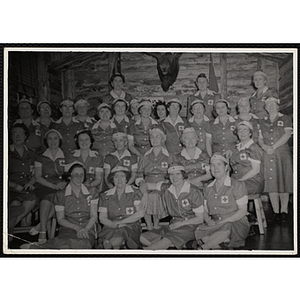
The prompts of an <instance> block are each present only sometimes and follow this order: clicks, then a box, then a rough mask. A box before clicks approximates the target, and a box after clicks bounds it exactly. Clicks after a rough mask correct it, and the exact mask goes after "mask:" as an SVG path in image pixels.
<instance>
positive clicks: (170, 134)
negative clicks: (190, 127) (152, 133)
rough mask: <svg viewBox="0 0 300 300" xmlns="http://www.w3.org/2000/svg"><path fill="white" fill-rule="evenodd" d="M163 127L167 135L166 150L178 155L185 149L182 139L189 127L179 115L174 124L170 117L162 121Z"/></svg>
mask: <svg viewBox="0 0 300 300" xmlns="http://www.w3.org/2000/svg"><path fill="white" fill-rule="evenodd" d="M160 124H161V126H162V128H163V131H164V133H165V134H166V143H165V144H166V148H167V150H168V151H169V152H170V153H175V154H178V153H180V151H181V150H182V149H183V146H182V144H181V141H180V138H181V135H182V132H183V130H184V128H185V127H186V126H187V122H186V121H185V120H183V119H182V118H181V117H180V116H179V115H178V117H177V119H176V121H175V123H174V124H173V122H172V120H171V118H170V116H167V117H166V118H165V120H164V121H162V122H161V123H160Z"/></svg>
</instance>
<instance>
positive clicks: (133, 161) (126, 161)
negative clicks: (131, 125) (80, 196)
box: [103, 130, 138, 189]
mask: <svg viewBox="0 0 300 300" xmlns="http://www.w3.org/2000/svg"><path fill="white" fill-rule="evenodd" d="M112 140H113V142H114V144H115V147H116V149H117V150H116V151H115V152H113V153H110V154H108V155H107V156H106V157H105V160H104V167H103V168H104V179H105V183H106V185H107V186H108V187H109V188H110V189H111V188H113V184H112V183H111V182H109V180H108V176H109V174H110V172H111V170H112V169H113V168H115V167H116V166H123V167H126V168H128V169H129V170H130V172H131V177H130V179H129V180H128V182H127V184H128V185H131V184H134V182H135V177H136V172H137V168H138V161H137V156H136V155H135V154H133V153H131V152H130V151H129V150H128V149H127V134H126V133H125V132H122V131H120V130H116V131H115V132H114V134H113V135H112Z"/></svg>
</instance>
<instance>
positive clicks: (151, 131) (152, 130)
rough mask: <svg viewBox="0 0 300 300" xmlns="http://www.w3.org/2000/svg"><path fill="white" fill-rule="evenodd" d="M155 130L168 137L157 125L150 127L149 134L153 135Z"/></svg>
mask: <svg viewBox="0 0 300 300" xmlns="http://www.w3.org/2000/svg"><path fill="white" fill-rule="evenodd" d="M154 132H157V133H159V134H161V135H162V137H163V138H164V139H166V134H165V133H164V132H163V131H162V130H161V129H160V128H159V127H155V128H153V129H150V132H149V134H150V135H151V134H152V133H154Z"/></svg>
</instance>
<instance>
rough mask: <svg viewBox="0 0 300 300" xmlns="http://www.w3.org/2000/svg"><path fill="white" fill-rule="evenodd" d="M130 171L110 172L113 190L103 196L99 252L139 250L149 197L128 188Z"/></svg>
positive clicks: (131, 187) (100, 211) (130, 187)
mask: <svg viewBox="0 0 300 300" xmlns="http://www.w3.org/2000/svg"><path fill="white" fill-rule="evenodd" d="M130 177H131V175H130V172H129V170H128V169H127V168H126V167H123V166H117V167H115V168H113V169H112V170H111V173H110V175H109V181H110V182H111V184H112V185H113V188H111V189H110V190H108V191H106V192H104V193H103V194H101V196H100V203H99V220H100V223H102V224H103V225H104V227H103V229H102V230H101V232H100V234H99V238H98V243H99V246H98V248H105V249H120V248H121V247H122V246H124V245H125V244H126V246H127V248H129V249H137V248H139V237H140V234H141V231H142V230H141V225H140V219H141V218H142V217H143V216H144V213H145V205H146V202H147V193H145V194H144V196H142V193H141V192H140V190H139V189H137V188H136V187H133V186H131V185H128V184H127V182H128V180H129V178H130Z"/></svg>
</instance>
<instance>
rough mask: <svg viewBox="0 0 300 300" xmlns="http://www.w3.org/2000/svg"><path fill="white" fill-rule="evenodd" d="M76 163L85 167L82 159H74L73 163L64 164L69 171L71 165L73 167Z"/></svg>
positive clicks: (66, 170)
mask: <svg viewBox="0 0 300 300" xmlns="http://www.w3.org/2000/svg"><path fill="white" fill-rule="evenodd" d="M76 164H78V165H81V166H82V167H83V168H84V169H85V167H84V164H83V163H81V162H80V161H73V162H72V163H70V164H66V165H65V166H64V169H65V172H68V171H69V170H70V169H71V167H72V166H73V165H76Z"/></svg>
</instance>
